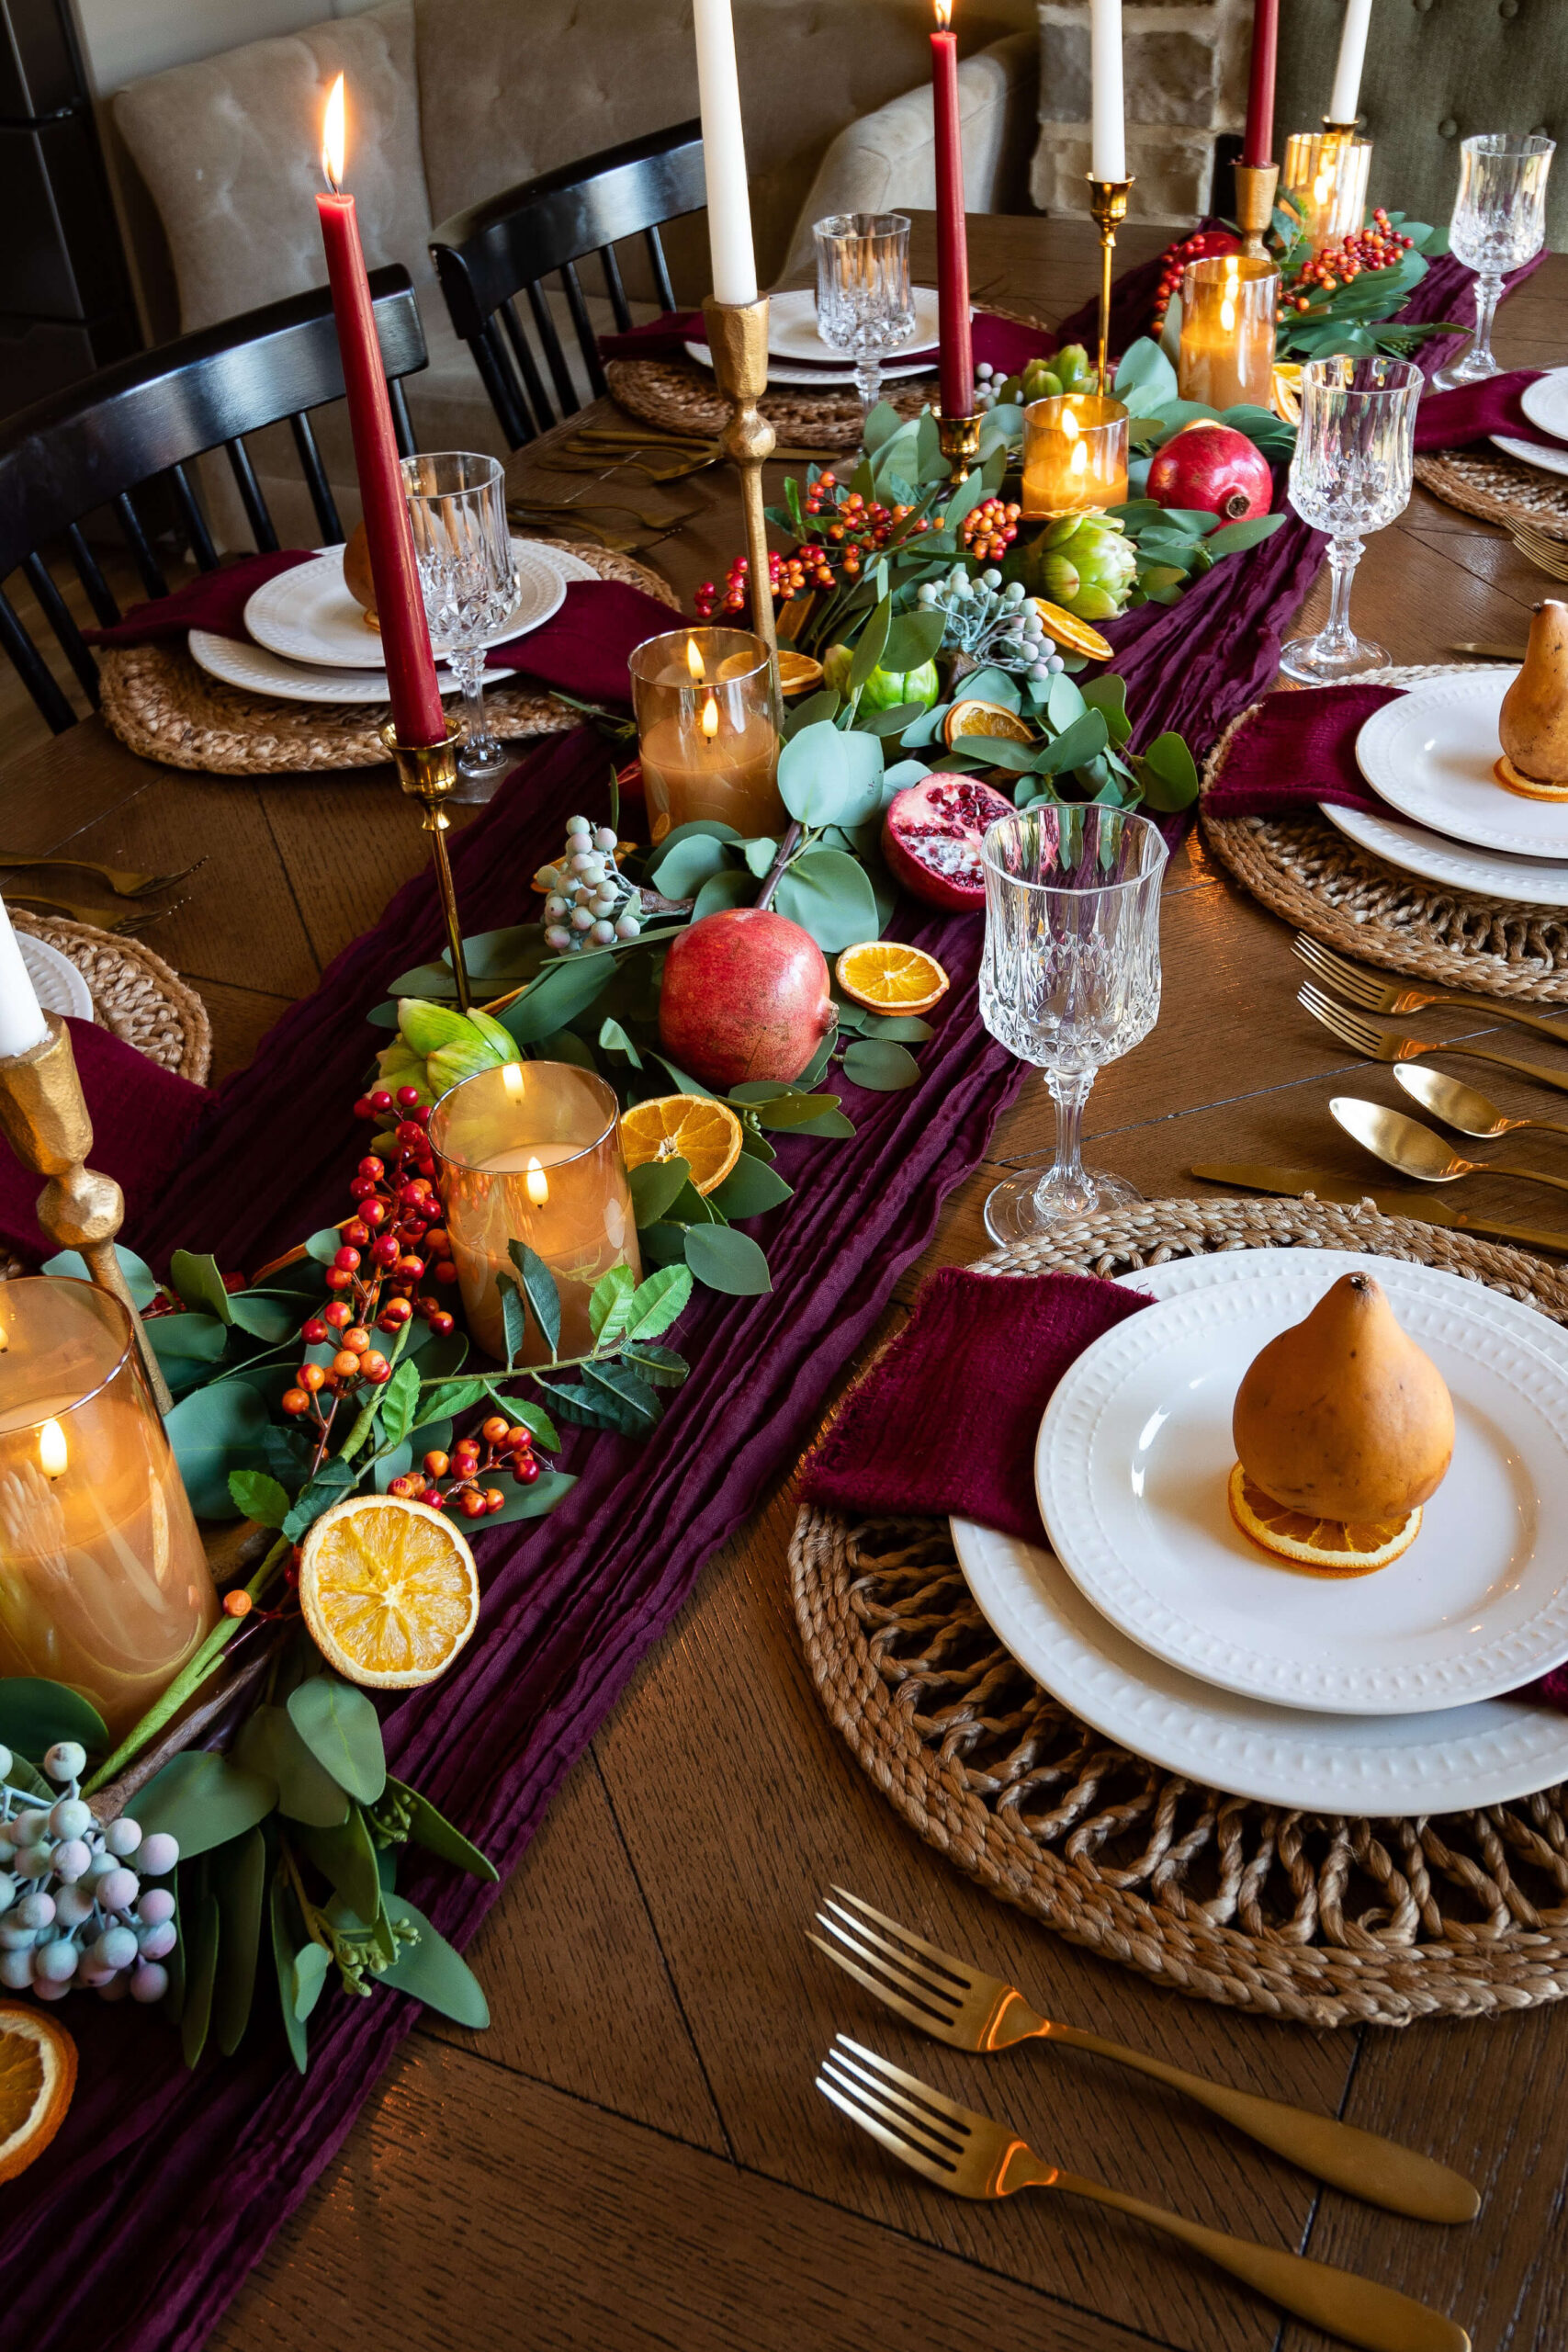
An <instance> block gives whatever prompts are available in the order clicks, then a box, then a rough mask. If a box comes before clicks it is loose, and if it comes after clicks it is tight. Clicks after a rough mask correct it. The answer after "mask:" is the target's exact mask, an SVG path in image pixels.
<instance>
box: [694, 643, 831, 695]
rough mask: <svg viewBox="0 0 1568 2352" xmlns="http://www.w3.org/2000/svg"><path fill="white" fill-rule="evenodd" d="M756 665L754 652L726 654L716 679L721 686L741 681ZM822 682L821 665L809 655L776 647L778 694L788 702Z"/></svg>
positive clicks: (788, 648) (787, 648) (793, 649)
mask: <svg viewBox="0 0 1568 2352" xmlns="http://www.w3.org/2000/svg"><path fill="white" fill-rule="evenodd" d="M756 666H757V657H756V655H755V654H754V653H727V654H726V655H725V657H724V660H723V661H722V662H720V663H719V665H718V669H717V671H716V678H717V680H718V682H719V684H724V683H725V682H726V681H727V680H728V679H730V678H744V677H745V676H747V674H748V673H750V671H752V670H754V669H755V668H756ZM821 683H822V664H821V662H814V661H813V660H812V658H811V656H810V654H809V653H801V652H797V651H796V650H795V647H794V646H793V645H781V646H780V648H779V691H780V693H781V694H783V695H784V696H785V698H786V699H787V698H788V697H789V696H790V695H804V694H809V693H810V692H811V691H812V689H813V688H814V687H816V686H819V685H820V684H821Z"/></svg>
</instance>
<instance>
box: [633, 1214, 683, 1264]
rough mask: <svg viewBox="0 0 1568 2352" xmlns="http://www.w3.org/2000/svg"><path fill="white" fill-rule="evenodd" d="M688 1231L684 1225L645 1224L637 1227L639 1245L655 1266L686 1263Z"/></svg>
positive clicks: (645, 1257) (650, 1262) (646, 1257)
mask: <svg viewBox="0 0 1568 2352" xmlns="http://www.w3.org/2000/svg"><path fill="white" fill-rule="evenodd" d="M686 1232H687V1228H686V1227H685V1226H683V1225H665V1224H658V1225H645V1226H641V1227H638V1229H637V1246H638V1248H639V1249H640V1250H641V1251H642V1254H643V1257H644V1259H645V1260H646V1261H648V1262H649V1264H651V1265H655V1266H679V1265H684V1263H685V1260H686Z"/></svg>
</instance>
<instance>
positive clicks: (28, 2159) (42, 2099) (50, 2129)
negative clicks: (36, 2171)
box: [0, 2001, 76, 2180]
mask: <svg viewBox="0 0 1568 2352" xmlns="http://www.w3.org/2000/svg"><path fill="white" fill-rule="evenodd" d="M75 2087H76V2044H75V2043H74V2042H73V2041H72V2039H71V2036H70V2035H69V2034H68V2033H67V2032H66V2030H65V2029H64V2027H63V2026H60V2025H56V2024H55V2022H54V2019H53V2018H51V2017H49V2016H47V2015H46V2013H45V2012H44V2011H43V2010H42V2009H35V2008H34V2007H32V2005H31V2004H30V2003H23V2002H21V2001H0V2180H15V2179H16V2177H17V2174H18V2173H19V2172H26V2170H27V2168H28V2165H30V2164H31V2163H32V2161H33V2159H34V2157H35V2156H41V2155H42V2154H43V2152H44V2150H45V2149H46V2148H47V2147H48V2145H49V2143H50V2142H51V2140H52V2139H53V2137H54V2135H55V2133H56V2132H57V2131H59V2129H60V2127H61V2125H62V2123H63V2122H64V2120H65V2110H66V2109H67V2108H68V2107H69V2106H70V2104H71V2094H72V2092H73V2090H74V2089H75Z"/></svg>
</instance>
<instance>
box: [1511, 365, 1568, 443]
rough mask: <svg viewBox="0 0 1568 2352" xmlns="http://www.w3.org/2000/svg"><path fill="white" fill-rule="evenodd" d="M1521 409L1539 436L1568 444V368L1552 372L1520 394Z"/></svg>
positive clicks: (1528, 385) (1548, 370) (1556, 369)
mask: <svg viewBox="0 0 1568 2352" xmlns="http://www.w3.org/2000/svg"><path fill="white" fill-rule="evenodd" d="M1519 406H1520V407H1521V408H1522V409H1523V411H1524V413H1525V414H1526V415H1527V416H1528V417H1529V421H1530V423H1531V424H1533V425H1534V426H1535V429H1536V431H1537V432H1538V433H1554V434H1555V435H1557V438H1558V439H1559V440H1560V441H1568V368H1548V369H1547V371H1546V374H1545V375H1544V376H1538V377H1537V378H1536V380H1535V382H1534V383H1533V384H1527V385H1526V386H1525V388H1524V390H1523V391H1522V392H1521V393H1520V394H1519Z"/></svg>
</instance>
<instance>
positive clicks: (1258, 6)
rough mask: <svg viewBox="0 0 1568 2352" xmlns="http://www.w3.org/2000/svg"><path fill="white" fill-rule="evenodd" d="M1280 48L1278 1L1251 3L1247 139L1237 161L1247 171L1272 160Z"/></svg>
mask: <svg viewBox="0 0 1568 2352" xmlns="http://www.w3.org/2000/svg"><path fill="white" fill-rule="evenodd" d="M1279 47H1280V0H1253V8H1252V72H1251V74H1250V77H1249V79H1248V81H1247V139H1246V143H1245V144H1244V146H1243V148H1242V151H1241V160H1242V163H1243V164H1244V165H1245V166H1246V167H1247V169H1248V170H1255V169H1256V168H1257V166H1258V164H1271V163H1272V162H1273V160H1274V61H1275V57H1276V55H1277V53H1278V51H1279Z"/></svg>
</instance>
